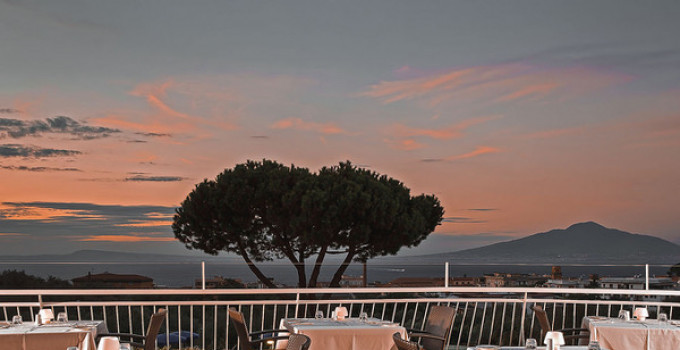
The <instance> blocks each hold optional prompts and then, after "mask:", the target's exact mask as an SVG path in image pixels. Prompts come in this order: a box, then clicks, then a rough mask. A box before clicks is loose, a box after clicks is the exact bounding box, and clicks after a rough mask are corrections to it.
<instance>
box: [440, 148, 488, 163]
mask: <svg viewBox="0 0 680 350" xmlns="http://www.w3.org/2000/svg"><path fill="white" fill-rule="evenodd" d="M498 152H501V149H499V148H495V147H489V146H479V147H477V149H475V150H474V151H472V152H468V153H464V154H460V155H456V156H451V157H447V158H446V159H445V160H449V161H451V160H459V159H466V158H474V157H478V156H481V155H483V154H490V153H498Z"/></svg>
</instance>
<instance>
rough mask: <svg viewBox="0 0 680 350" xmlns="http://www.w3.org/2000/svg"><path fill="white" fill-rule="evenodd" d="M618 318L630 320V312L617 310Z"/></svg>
mask: <svg viewBox="0 0 680 350" xmlns="http://www.w3.org/2000/svg"><path fill="white" fill-rule="evenodd" d="M619 318H620V319H622V320H624V321H628V320H630V311H628V310H619Z"/></svg>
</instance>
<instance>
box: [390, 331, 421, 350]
mask: <svg viewBox="0 0 680 350" xmlns="http://www.w3.org/2000/svg"><path fill="white" fill-rule="evenodd" d="M392 339H394V345H396V346H397V349H398V350H423V348H422V347H421V346H420V344H418V343H417V342H414V341H408V340H406V339H402V338H401V333H399V332H396V333H394V334H393V335H392Z"/></svg>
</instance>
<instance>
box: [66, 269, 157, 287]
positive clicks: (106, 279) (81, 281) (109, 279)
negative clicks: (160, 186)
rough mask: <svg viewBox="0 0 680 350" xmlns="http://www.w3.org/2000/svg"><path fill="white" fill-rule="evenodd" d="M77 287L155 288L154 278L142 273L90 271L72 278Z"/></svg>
mask: <svg viewBox="0 0 680 350" xmlns="http://www.w3.org/2000/svg"><path fill="white" fill-rule="evenodd" d="M71 281H72V282H73V286H74V287H75V288H82V289H87V288H104V289H150V288H153V286H154V285H153V278H150V277H146V276H140V275H119V274H115V273H108V272H104V273H98V274H91V273H88V274H87V276H82V277H76V278H74V279H72V280H71Z"/></svg>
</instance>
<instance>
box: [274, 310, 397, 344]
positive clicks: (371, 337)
mask: <svg viewBox="0 0 680 350" xmlns="http://www.w3.org/2000/svg"><path fill="white" fill-rule="evenodd" d="M281 328H285V329H287V330H288V331H289V332H291V333H300V334H304V335H306V336H308V337H309V338H310V339H311V340H312V343H311V345H310V347H309V350H390V349H392V346H393V345H394V341H393V340H392V335H393V334H394V333H396V332H399V333H401V336H402V338H405V337H406V329H405V328H404V327H402V326H400V325H399V324H396V323H392V322H385V321H381V320H379V319H376V318H369V319H368V320H367V321H366V322H361V321H359V319H356V318H348V319H345V320H343V321H339V320H338V321H335V320H332V319H329V318H322V319H313V318H284V319H282V320H281ZM282 347H283V348H285V342H280V343H279V344H277V346H276V348H277V349H281V348H282Z"/></svg>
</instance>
